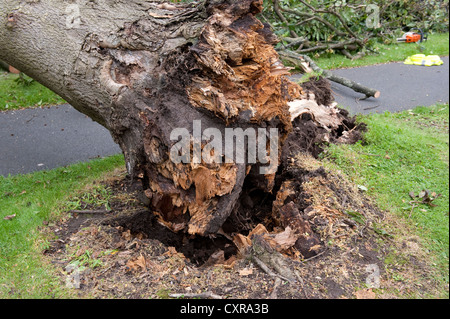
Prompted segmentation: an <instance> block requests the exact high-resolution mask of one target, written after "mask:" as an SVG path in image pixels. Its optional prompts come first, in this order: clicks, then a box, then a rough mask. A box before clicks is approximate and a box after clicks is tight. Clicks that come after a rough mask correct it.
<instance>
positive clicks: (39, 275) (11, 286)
mask: <svg viewBox="0 0 450 319" xmlns="http://www.w3.org/2000/svg"><path fill="white" fill-rule="evenodd" d="M117 167H124V161H123V156H122V155H115V156H112V157H108V158H105V159H99V160H94V161H91V162H88V163H79V164H75V165H71V166H68V167H62V168H58V169H55V170H51V171H41V172H36V173H33V174H28V175H17V176H10V177H1V176H0V299H3V298H64V297H67V296H68V295H69V294H70V293H71V292H70V290H68V289H65V285H64V284H61V281H60V279H58V277H57V276H55V274H54V271H55V268H54V267H53V266H52V265H48V264H46V263H45V262H44V261H43V258H42V251H43V250H44V249H45V248H47V246H48V240H49V239H50V238H48V237H47V236H46V235H45V231H43V230H44V229H45V226H44V222H45V224H50V225H51V224H52V223H54V222H55V221H57V220H58V219H59V218H61V217H63V216H61V212H60V210H61V207H64V206H65V205H67V203H70V199H71V198H72V196H74V195H75V194H76V193H77V192H79V191H80V190H81V189H83V188H84V187H85V186H86V185H90V184H92V183H93V181H95V180H96V179H99V178H101V177H102V176H104V174H107V173H110V172H112V171H114V169H115V168H117ZM74 207H75V206H74ZM14 214H15V215H16V216H15V217H14V218H12V219H11V220H5V219H4V218H5V217H6V216H10V215H14Z"/></svg>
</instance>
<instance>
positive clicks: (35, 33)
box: [0, 0, 306, 236]
mask: <svg viewBox="0 0 450 319" xmlns="http://www.w3.org/2000/svg"><path fill="white" fill-rule="evenodd" d="M261 9H262V0H239V1H234V0H207V1H201V2H198V3H194V4H176V5H175V4H169V3H163V2H160V1H155V0H153V1H141V0H116V1H107V0H97V1H88V0H78V1H71V2H67V1H52V0H26V1H25V0H24V1H19V0H0V59H1V60H4V61H5V62H7V63H9V64H10V65H13V66H14V67H16V68H18V69H19V70H21V71H22V72H24V73H26V74H28V75H29V76H31V77H33V78H34V79H36V80H37V81H39V82H40V83H42V84H44V85H45V86H47V87H48V88H50V89H52V90H53V91H55V92H56V93H58V94H59V95H61V96H62V97H63V98H64V99H65V100H66V101H68V102H69V103H70V104H71V105H72V106H74V107H75V108H76V109H77V110H79V111H80V112H82V113H84V114H87V115H88V116H90V117H91V118H92V119H94V120H95V121H97V122H98V123H100V124H101V125H103V126H105V127H106V128H107V129H108V130H109V131H110V132H111V135H112V136H113V138H114V140H115V141H116V142H117V143H118V144H119V145H120V147H121V149H122V151H123V153H124V156H125V160H126V166H127V170H128V172H129V174H130V175H131V176H132V177H133V178H134V179H135V180H137V181H140V182H142V186H143V188H144V191H145V194H146V196H147V197H148V199H149V205H150V207H151V209H152V210H153V211H154V212H155V213H156V214H158V216H159V218H160V221H161V222H162V223H164V224H165V225H166V226H167V227H169V228H170V229H172V230H173V231H185V232H188V233H189V234H192V235H197V234H198V235H202V236H205V235H209V234H215V233H217V232H219V231H221V227H222V225H223V224H224V222H225V221H226V220H227V218H228V217H229V216H230V215H231V213H232V212H233V209H234V208H236V204H237V202H238V200H239V198H240V196H241V195H242V190H243V187H244V181H245V180H246V177H248V176H252V178H253V179H254V180H255V181H254V182H253V183H252V184H253V185H256V184H257V187H258V188H259V189H261V190H263V191H264V192H267V193H270V192H271V191H272V190H273V188H274V184H275V176H276V172H277V168H278V165H279V164H278V162H277V161H274V160H272V162H267V161H264V160H261V157H258V159H259V160H258V161H256V162H255V161H253V162H252V161H249V160H248V158H247V159H246V160H245V161H243V162H242V161H237V160H235V159H234V158H233V159H232V160H231V161H230V160H229V158H228V157H227V158H226V161H225V163H224V161H223V159H224V157H221V158H218V160H217V163H216V162H207V161H205V158H204V157H203V158H200V159H199V158H196V159H195V154H197V155H198V152H197V153H196V151H203V156H205V155H204V153H205V152H206V150H209V154H207V155H211V156H215V155H217V154H213V153H212V151H211V149H209V148H208V146H210V145H208V142H211V136H208V134H207V132H206V131H203V132H204V134H203V135H202V130H203V129H206V128H214V129H216V130H218V131H219V132H220V133H221V134H222V136H225V135H226V133H227V131H226V129H230V128H235V129H237V128H240V129H242V130H243V132H244V133H248V132H251V131H248V130H247V129H253V130H254V131H255V132H258V137H259V136H260V135H264V134H263V133H260V134H259V132H260V131H258V129H261V128H264V129H265V130H266V131H267V132H269V131H270V128H276V129H277V131H276V132H277V133H278V138H279V143H280V145H283V143H284V142H285V141H286V139H287V138H288V135H289V133H290V132H291V131H292V122H291V120H292V119H293V118H292V116H291V113H290V111H289V110H290V105H291V107H292V103H294V104H295V103H296V104H295V105H296V108H297V111H298V107H297V106H298V102H299V101H302V100H306V95H305V92H303V90H302V88H301V87H300V86H299V85H298V84H295V83H292V82H290V81H289V80H288V78H287V75H288V74H289V72H288V69H286V68H285V67H284V66H283V65H282V64H281V63H280V61H279V58H278V54H277V53H276V51H275V50H274V48H273V44H274V43H275V42H276V38H275V37H274V36H273V34H272V32H271V31H270V30H268V28H266V27H265V26H264V25H263V24H262V23H261V22H260V21H259V20H257V19H256V18H255V15H256V14H257V13H259V12H260V11H261ZM298 114H301V112H297V115H298ZM176 129H178V130H176ZM246 130H247V131H246ZM186 131H187V132H188V133H189V144H188V146H187V147H189V150H188V152H187V153H188V154H189V155H191V154H194V155H193V157H194V158H193V159H191V160H190V161H188V162H176V161H174V160H173V157H171V152H172V151H173V150H174V147H177V145H179V143H180V140H179V134H174V132H175V133H177V132H178V133H180V134H181V133H183V132H186ZM214 132H216V131H214ZM234 132H235V133H236V132H238V133H239V132H240V131H237V130H235V131H234ZM175 135H176V136H175ZM217 136H218V135H217V134H216V135H214V140H215V139H216V137H217ZM245 136H246V135H245V134H244V135H242V134H241V135H239V134H237V137H236V139H237V140H239V139H241V141H240V142H243V140H245ZM249 136H250V135H247V138H248V139H250V138H251V137H252V136H250V137H249ZM191 142H192V143H191ZM219 142H220V141H219ZM220 143H222V142H220ZM222 144H226V143H222ZM237 144H238V141H236V145H237ZM215 145H218V144H215ZM261 145H262V146H261ZM261 145H259V148H258V152H261V151H264V153H265V155H266V156H271V158H272V159H276V160H278V159H279V158H280V156H281V154H282V148H281V147H280V148H278V149H277V148H270V147H271V144H270V143H269V142H268V141H267V140H266V139H264V142H263V143H262V144H261ZM225 146H226V145H225ZM236 147H237V146H236ZM217 149H220V147H218V148H214V152H216V151H217ZM175 150H178V149H177V148H175ZM266 150H267V154H266ZM184 151H186V149H184ZM246 151H247V149H246ZM175 153H177V152H175ZM175 153H173V154H175ZM236 153H237V150H236ZM258 154H259V153H258ZM175 155H176V154H175ZM184 155H186V152H185V153H184ZM219 155H220V154H219ZM226 155H229V154H226ZM232 155H233V154H232ZM274 155H276V156H275V157H273V156H274ZM249 156H250V155H249ZM187 157H188V158H189V157H190V156H187ZM270 165H271V166H270ZM262 168H266V171H265V172H264V173H263V174H260V171H259V170H260V169H262Z"/></svg>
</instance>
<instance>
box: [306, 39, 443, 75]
mask: <svg viewBox="0 0 450 319" xmlns="http://www.w3.org/2000/svg"><path fill="white" fill-rule="evenodd" d="M376 52H377V53H372V52H370V54H368V55H366V56H365V57H362V58H360V59H356V60H354V61H352V60H350V59H348V58H346V57H344V56H343V55H338V54H328V55H322V56H320V57H319V58H318V59H317V58H315V57H313V56H312V58H314V59H315V60H316V62H317V64H318V65H319V66H320V67H321V68H323V69H338V68H351V67H358V66H365V65H372V64H381V63H388V62H396V61H404V60H405V59H406V58H407V57H408V56H411V55H414V54H419V53H422V54H425V55H439V56H447V55H449V34H448V33H437V34H430V35H428V41H425V42H423V43H421V44H416V43H393V44H383V43H380V44H378V45H377V46H376Z"/></svg>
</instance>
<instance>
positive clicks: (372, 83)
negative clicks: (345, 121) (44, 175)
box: [0, 57, 449, 176]
mask: <svg viewBox="0 0 450 319" xmlns="http://www.w3.org/2000/svg"><path fill="white" fill-rule="evenodd" d="M443 60H444V65H442V66H433V67H421V66H409V65H404V64H403V63H389V64H383V65H376V66H367V67H362V68H354V69H342V70H335V71H333V72H335V73H336V74H338V75H341V76H345V77H348V78H350V79H353V80H355V81H357V82H360V83H362V84H364V85H366V86H369V87H373V88H376V89H378V90H379V91H381V97H380V98H379V99H373V98H370V99H368V100H364V101H357V99H358V98H360V97H362V95H361V94H358V93H355V92H354V91H352V90H351V89H348V88H346V87H343V86H341V85H339V84H335V83H333V91H334V92H335V97H336V100H337V102H338V103H339V104H340V105H341V106H344V107H346V108H348V109H349V110H350V112H351V113H352V114H356V113H369V112H384V111H391V112H397V111H401V110H405V109H410V108H413V107H415V106H419V105H422V106H429V105H432V104H435V103H437V102H445V103H448V102H449V59H448V57H445V58H443ZM295 78H298V76H294V79H295ZM117 153H120V149H119V147H118V146H117V145H116V144H115V143H114V142H113V140H112V138H111V136H110V134H109V132H108V131H107V130H106V129H105V128H103V127H102V126H100V125H99V124H97V123H95V122H93V121H92V120H91V119H89V118H88V117H86V116H85V115H83V114H81V113H79V112H78V111H76V110H75V109H74V108H72V107H71V106H70V105H62V106H55V107H51V108H45V109H26V110H20V111H10V112H3V113H0V175H3V176H7V175H8V174H12V175H14V174H24V173H28V172H33V171H37V170H43V169H52V168H55V167H59V166H64V165H68V164H73V163H76V162H79V161H86V160H89V159H92V158H96V157H103V156H108V155H113V154H117Z"/></svg>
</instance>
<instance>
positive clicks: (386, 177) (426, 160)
mask: <svg viewBox="0 0 450 319" xmlns="http://www.w3.org/2000/svg"><path fill="white" fill-rule="evenodd" d="M360 120H362V121H363V122H364V123H367V125H368V131H367V132H366V133H365V138H364V142H360V143H358V144H355V145H332V146H330V147H329V148H328V149H327V151H326V153H325V155H324V156H325V157H326V158H328V159H330V160H331V163H332V165H333V166H337V169H339V170H342V171H343V172H345V173H346V174H347V175H348V176H350V178H351V179H352V180H353V182H354V183H356V184H357V185H362V186H364V187H366V188H367V189H368V191H367V194H368V195H369V196H370V197H372V198H374V199H375V201H376V203H377V204H378V205H379V207H380V208H381V209H383V210H388V211H390V212H392V213H394V214H395V215H396V216H398V217H401V218H404V219H405V220H406V221H408V222H409V224H410V225H411V226H412V228H413V229H415V230H416V235H418V236H420V237H421V238H422V239H423V240H424V241H425V243H426V247H427V249H429V250H430V251H431V252H432V255H433V256H434V257H435V261H434V262H435V263H436V268H437V269H438V271H439V272H440V276H441V277H440V278H441V279H442V280H443V282H444V283H445V284H448V274H449V273H448V271H449V268H448V265H449V131H448V130H449V106H448V104H446V105H435V106H432V107H418V108H416V109H414V110H411V111H406V112H402V113H394V114H392V113H385V114H373V115H370V116H364V117H361V118H360ZM422 190H429V191H430V192H435V193H437V194H441V195H440V197H438V198H437V199H435V200H434V201H433V202H432V203H433V204H435V205H437V206H436V207H431V206H429V205H426V204H420V205H418V207H416V208H414V209H413V207H412V205H411V203H410V202H411V201H412V199H411V198H410V196H409V193H410V192H414V193H415V194H418V193H419V192H420V191H422Z"/></svg>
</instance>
